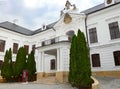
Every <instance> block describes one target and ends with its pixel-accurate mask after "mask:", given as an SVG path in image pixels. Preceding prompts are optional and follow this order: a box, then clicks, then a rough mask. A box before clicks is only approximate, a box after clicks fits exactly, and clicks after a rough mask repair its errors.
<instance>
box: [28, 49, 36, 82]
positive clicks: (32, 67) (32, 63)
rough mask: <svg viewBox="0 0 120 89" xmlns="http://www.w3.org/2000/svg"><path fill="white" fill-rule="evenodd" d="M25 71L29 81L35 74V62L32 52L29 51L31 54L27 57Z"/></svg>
mask: <svg viewBox="0 0 120 89" xmlns="http://www.w3.org/2000/svg"><path fill="white" fill-rule="evenodd" d="M27 70H28V80H31V79H32V77H33V76H34V74H35V72H36V62H35V57H34V52H33V51H31V53H30V54H29V55H28V60H27Z"/></svg>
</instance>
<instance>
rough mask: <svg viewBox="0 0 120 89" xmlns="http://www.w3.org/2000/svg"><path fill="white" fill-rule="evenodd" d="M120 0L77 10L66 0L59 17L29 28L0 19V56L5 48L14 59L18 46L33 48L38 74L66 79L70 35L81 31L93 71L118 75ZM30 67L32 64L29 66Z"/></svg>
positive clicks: (106, 1) (119, 65)
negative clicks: (35, 28) (87, 45)
mask: <svg viewBox="0 0 120 89" xmlns="http://www.w3.org/2000/svg"><path fill="white" fill-rule="evenodd" d="M119 8H120V0H105V2H104V3H102V4H100V5H98V6H95V7H93V8H90V9H88V10H85V11H82V12H78V9H77V8H76V7H75V5H72V6H71V5H70V4H69V3H67V2H66V8H65V9H64V10H62V11H61V17H60V19H59V20H58V21H56V22H54V23H51V24H49V25H44V26H43V27H42V28H40V29H38V30H35V31H30V30H28V29H25V28H23V27H21V26H18V25H16V24H14V23H10V22H3V23H0V60H3V59H4V54H5V50H7V49H9V48H12V49H13V61H15V58H16V53H17V50H18V48H19V47H21V46H25V47H26V49H27V50H28V53H29V52H30V51H31V50H32V49H34V48H36V49H35V59H36V64H37V65H36V68H37V78H38V79H39V78H41V77H46V76H55V78H56V79H57V80H59V81H60V82H63V81H67V76H68V71H69V50H70V40H71V37H72V35H73V34H74V33H75V34H76V33H77V31H78V29H80V30H81V31H83V32H84V34H85V36H86V39H87V42H88V44H89V47H90V57H91V68H92V72H93V75H97V76H113V77H120V9H119ZM31 67H32V66H31Z"/></svg>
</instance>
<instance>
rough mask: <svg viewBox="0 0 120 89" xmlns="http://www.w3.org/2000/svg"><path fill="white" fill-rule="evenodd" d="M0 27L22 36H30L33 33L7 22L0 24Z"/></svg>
mask: <svg viewBox="0 0 120 89" xmlns="http://www.w3.org/2000/svg"><path fill="white" fill-rule="evenodd" d="M0 27H2V28H5V29H7V30H10V31H14V32H17V33H20V34H23V35H31V34H32V33H33V31H30V30H28V29H26V28H24V27H21V26H18V25H16V24H14V23H11V22H8V21H6V22H2V23H0Z"/></svg>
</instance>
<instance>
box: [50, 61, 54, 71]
mask: <svg viewBox="0 0 120 89" xmlns="http://www.w3.org/2000/svg"><path fill="white" fill-rule="evenodd" d="M50 69H51V70H55V59H52V60H51V61H50Z"/></svg>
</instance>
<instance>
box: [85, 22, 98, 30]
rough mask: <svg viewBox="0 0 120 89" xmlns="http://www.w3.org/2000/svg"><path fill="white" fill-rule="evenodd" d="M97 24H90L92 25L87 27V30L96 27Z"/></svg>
mask: <svg viewBox="0 0 120 89" xmlns="http://www.w3.org/2000/svg"><path fill="white" fill-rule="evenodd" d="M97 24H98V23H97V22H96V23H92V24H89V25H87V27H88V29H89V28H91V27H96V25H97Z"/></svg>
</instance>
